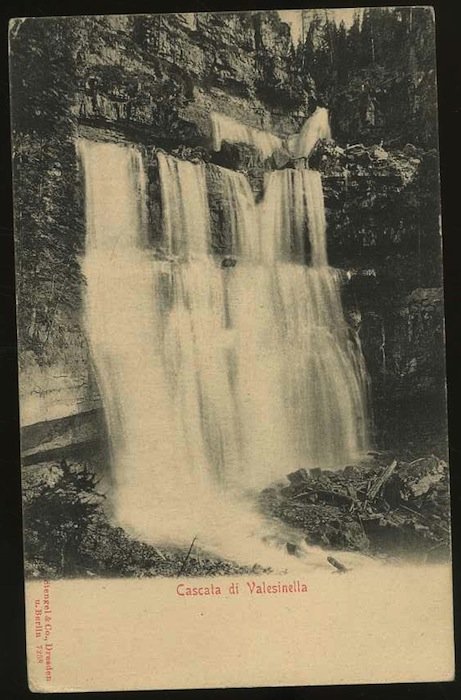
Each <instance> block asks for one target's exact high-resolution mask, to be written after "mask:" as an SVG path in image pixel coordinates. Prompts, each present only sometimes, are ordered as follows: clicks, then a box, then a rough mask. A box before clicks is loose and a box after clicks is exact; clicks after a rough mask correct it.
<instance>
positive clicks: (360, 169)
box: [309, 140, 424, 185]
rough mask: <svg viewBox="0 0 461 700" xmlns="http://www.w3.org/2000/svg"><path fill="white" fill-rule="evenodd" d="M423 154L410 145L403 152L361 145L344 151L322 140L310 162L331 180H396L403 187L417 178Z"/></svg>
mask: <svg viewBox="0 0 461 700" xmlns="http://www.w3.org/2000/svg"><path fill="white" fill-rule="evenodd" d="M423 157H424V153H423V151H422V150H421V149H419V148H417V147H416V146H413V145H412V144H407V145H406V146H404V147H403V148H399V149H392V151H391V150H386V149H385V148H383V147H382V146H381V145H377V144H375V145H373V146H364V145H363V144H362V143H357V144H352V145H350V146H346V147H344V148H343V147H341V146H338V144H336V143H335V142H334V141H331V140H321V141H319V142H318V143H317V145H316V147H315V149H314V150H313V152H312V155H311V156H310V158H309V165H310V167H311V168H314V169H315V170H320V171H321V172H322V173H323V174H324V175H326V176H330V177H342V178H344V177H347V176H351V177H356V176H361V175H362V176H363V175H364V176H366V175H369V173H370V172H372V173H373V175H374V176H386V177H395V178H396V179H398V180H400V181H401V183H402V185H406V184H408V183H409V182H411V181H412V180H413V179H414V177H415V176H416V174H417V172H418V169H419V166H420V164H421V161H422V159H423Z"/></svg>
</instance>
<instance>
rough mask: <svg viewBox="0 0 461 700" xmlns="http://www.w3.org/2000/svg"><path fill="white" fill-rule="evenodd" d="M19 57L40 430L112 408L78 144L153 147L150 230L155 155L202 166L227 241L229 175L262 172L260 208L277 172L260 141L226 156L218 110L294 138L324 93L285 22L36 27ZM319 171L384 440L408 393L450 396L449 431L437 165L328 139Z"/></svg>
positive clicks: (254, 17)
mask: <svg viewBox="0 0 461 700" xmlns="http://www.w3.org/2000/svg"><path fill="white" fill-rule="evenodd" d="M11 47H12V79H13V80H12V82H13V85H12V92H13V131H14V162H13V165H14V171H15V177H16V193H15V198H16V211H17V217H16V237H17V260H18V268H19V269H18V273H19V287H18V295H19V306H18V321H19V339H20V353H21V363H22V366H23V368H24V374H23V377H24V381H23V385H22V393H23V396H24V401H25V403H24V405H26V403H27V401H28V402H29V403H28V404H27V405H28V406H30V410H29V409H28V410H26V411H25V413H24V415H23V423H25V424H27V423H35V422H38V421H39V420H43V415H46V416H47V417H48V418H50V419H53V418H57V417H61V414H62V412H64V414H65V413H66V411H67V409H66V408H65V406H69V413H72V412H78V411H81V410H88V411H89V410H92V409H93V408H94V407H95V406H97V401H98V399H97V390H96V385H95V382H94V379H93V378H92V370H91V362H90V359H89V357H88V350H87V348H86V343H85V341H84V337H83V333H82V330H81V322H80V311H81V289H82V285H83V281H82V279H81V276H80V272H79V264H78V256H79V254H80V253H81V252H82V250H83V244H84V235H85V234H84V229H85V227H84V214H83V201H82V183H81V180H80V175H79V170H78V163H77V157H76V151H75V138H76V137H77V136H78V135H86V136H92V137H95V138H98V139H112V138H117V139H122V140H126V141H130V142H133V141H134V142H136V143H137V144H139V145H140V146H141V147H142V148H143V149H144V152H145V154H146V162H148V163H149V164H150V165H149V172H148V178H149V188H150V195H151V196H150V200H151V211H150V216H151V224H152V226H151V228H152V231H153V236H155V231H158V230H159V226H160V220H161V204H160V199H159V195H158V179H157V174H156V168H155V149H157V148H163V149H165V150H167V151H169V152H174V153H176V154H177V155H179V156H182V157H186V158H199V159H202V160H205V161H206V162H208V163H209V165H208V166H207V173H208V174H207V178H208V186H209V191H210V207H211V216H212V221H213V222H214V224H215V226H214V228H215V229H217V228H218V225H221V224H222V221H223V217H224V218H225V210H226V206H227V203H226V201H225V197H224V194H223V189H222V184H221V183H220V177H219V170H218V169H217V168H216V165H222V166H225V167H230V168H233V169H240V170H244V171H245V172H247V174H248V175H249V177H250V181H251V184H252V188H253V190H254V192H255V195H256V196H257V197H259V196H260V195H261V192H262V182H263V175H264V169H265V166H266V165H267V164H264V162H262V161H261V158H260V157H259V156H258V154H257V153H256V152H255V150H254V149H252V148H251V146H248V145H246V146H245V145H242V144H233V145H232V144H227V143H224V144H223V146H222V148H221V150H220V151H219V152H218V153H215V152H214V151H213V150H212V143H211V120H210V113H211V112H213V111H216V112H221V113H223V114H225V115H227V116H228V117H231V118H233V119H236V120H239V121H241V122H242V123H243V124H245V125H247V126H249V127H253V128H256V129H264V130H268V131H270V132H272V133H274V134H276V135H278V136H280V137H286V136H288V135H290V134H293V133H295V132H297V131H298V130H299V128H300V126H301V124H302V123H303V121H304V120H305V118H306V117H307V116H308V114H309V112H310V110H311V104H312V103H313V100H314V97H315V95H316V91H317V88H316V84H315V82H314V81H313V79H312V77H311V76H310V75H309V72H310V68H309V65H306V64H305V63H304V62H302V63H301V64H300V63H299V52H296V51H295V49H294V48H293V44H292V41H291V38H290V30H289V27H288V25H286V24H284V23H283V22H282V21H281V20H280V18H279V16H278V14H277V13H275V12H249V13H245V14H242V13H240V14H234V13H224V14H199V15H196V16H193V15H186V16H184V15H168V16H159V15H157V16H136V17H134V16H133V17H121V16H117V17H92V18H84V17H77V18H72V19H67V20H63V19H62V18H61V19H60V18H55V19H50V20H47V22H46V23H34V21H33V20H32V21H30V20H25V21H24V22H22V23H21V24H19V25H18V26H17V27H16V28H15V29H14V32H12V37H11ZM300 65H301V67H302V70H300ZM317 70H318V65H317ZM342 130H343V131H344V128H343V127H342ZM360 140H361V139H360V134H357V141H358V142H360ZM369 140H370V139H369V138H368V136H367V139H365V143H366V144H369ZM271 165H272V167H273V166H274V165H275V167H281V164H280V163H279V164H277V163H272V164H271ZM311 167H315V168H318V169H320V170H321V171H322V173H323V178H324V189H325V197H326V207H327V221H328V245H329V260H330V264H331V265H333V266H335V267H338V268H341V269H343V270H345V271H346V272H347V274H345V277H344V278H345V284H344V303H345V309H346V314H347V317H348V320H349V321H350V323H351V324H352V325H354V326H355V327H356V329H357V330H358V331H359V336H360V338H361V342H362V345H363V349H364V354H365V357H366V360H367V365H368V369H369V372H370V374H371V379H372V387H373V403H374V408H375V419H376V421H375V422H376V425H377V437H378V441H380V442H383V441H384V442H391V441H392V440H394V439H395V434H396V432H397V433H398V432H399V430H400V427H401V426H402V422H401V421H399V419H398V418H396V417H395V416H396V415H397V413H396V411H395V408H396V396H398V397H399V402H400V403H399V406H402V407H403V408H402V410H405V411H407V410H408V406H409V403H408V402H410V403H411V406H415V405H421V403H422V402H423V403H424V401H425V400H431V401H432V402H433V400H434V397H436V399H437V401H438V404H437V405H438V406H440V407H441V408H440V410H439V411H438V414H437V416H435V415H434V416H433V419H434V422H438V423H440V421H442V422H443V420H444V412H443V393H444V379H443V374H444V367H443V361H442V359H441V358H442V357H443V353H442V348H443V331H442V329H443V305H442V294H441V279H440V274H439V270H440V259H441V258H440V234H439V206H438V179H437V154H436V153H435V152H434V151H425V150H424V148H423V147H421V146H418V147H416V146H413V145H411V144H409V145H406V146H402V147H400V148H399V149H398V150H396V149H395V148H394V149H385V148H382V147H381V146H379V145H367V146H362V145H361V144H360V143H358V144H355V145H353V146H349V147H346V146H345V145H343V147H341V146H338V145H336V144H334V143H333V142H331V143H328V144H325V143H323V144H320V146H319V147H318V148H317V150H316V152H315V153H314V154H313V156H312V158H311ZM224 238H226V236H224ZM214 243H215V248H216V252H217V253H218V254H223V255H226V254H228V253H229V252H230V251H229V250H228V245H227V243H226V240H224V241H222V242H221V243H222V245H221V244H220V242H219V241H216V240H215V241H214ZM31 377H33V381H30V378H31ZM50 377H53V381H52V382H50ZM26 380H27V381H26ZM31 386H33V387H34V388H33V389H32V394H31V389H30V387H31ZM60 387H61V389H62V392H63V393H62V394H61V395H60V399H59V400H58V404H59V405H60V407H61V408H60V409H57V408H56V397H57V395H58V394H59V393H60ZM47 392H48V393H49V396H48V397H47V396H46V394H47ZM53 392H54V393H53ZM56 392H57V393H56ZM34 396H35V397H36V396H40V397H41V398H40V401H37V400H35V399H34ZM34 401H35V402H34ZM47 401H48V405H49V406H50V409H49V410H48V409H47V410H45V409H44V406H45V405H46V404H47ZM434 405H435V404H434ZM411 406H410V408H411ZM44 410H45V413H44ZM436 410H437V409H436V408H434V411H436ZM60 411H61V413H60ZM410 412H411V411H410ZM40 416H42V418H40ZM393 416H394V418H393ZM409 429H410V430H411V429H412V428H411V427H410V428H409ZM402 430H403V428H402Z"/></svg>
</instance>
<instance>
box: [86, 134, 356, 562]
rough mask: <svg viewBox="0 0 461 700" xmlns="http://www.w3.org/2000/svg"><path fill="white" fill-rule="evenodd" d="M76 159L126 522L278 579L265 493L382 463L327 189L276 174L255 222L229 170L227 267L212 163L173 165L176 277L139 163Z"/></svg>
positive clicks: (166, 193)
mask: <svg viewBox="0 0 461 700" xmlns="http://www.w3.org/2000/svg"><path fill="white" fill-rule="evenodd" d="M78 148H79V153H80V158H81V161H82V164H83V170H84V175H85V194H86V200H85V201H86V219H87V245H86V253H85V257H84V260H83V261H82V268H83V272H84V274H85V277H86V281H87V286H86V295H85V326H86V332H87V336H88V339H89V343H90V347H91V351H92V356H93V360H94V365H95V369H96V373H97V377H98V381H99V387H100V391H101V397H102V401H103V407H104V411H105V415H106V418H107V423H108V427H109V434H110V440H111V448H112V468H113V473H114V490H113V503H114V512H115V516H116V519H117V522H118V523H120V524H121V525H122V526H123V527H125V528H126V529H127V530H129V531H130V532H132V533H133V534H135V535H136V536H138V537H140V538H141V539H144V540H147V541H156V542H162V541H163V542H174V543H176V544H188V543H190V542H191V540H192V539H193V537H196V536H197V538H198V540H199V542H201V543H203V544H204V545H205V546H206V547H207V548H208V549H209V550H210V551H214V552H216V553H219V554H220V555H221V556H228V557H232V558H234V559H236V560H238V561H240V562H245V563H246V562H247V560H248V562H250V561H251V563H254V562H255V561H256V560H258V561H259V563H261V564H265V563H266V564H268V563H269V562H270V564H271V565H273V563H274V557H276V558H277V557H278V556H279V555H278V554H277V555H276V554H275V550H274V552H273V553H271V554H270V556H269V555H268V548H267V547H266V546H265V545H264V544H263V539H265V538H266V539H267V537H266V535H267V533H268V532H269V531H270V527H269V526H268V524H267V523H265V522H264V521H263V520H262V519H261V517H260V516H259V514H257V513H256V511H255V510H254V509H253V505H252V501H251V498H250V497H249V493H251V491H253V490H255V489H259V488H261V487H264V486H266V485H268V484H269V483H270V482H271V481H273V480H274V479H279V478H281V477H283V476H284V475H286V474H287V473H288V472H289V471H290V470H293V469H297V468H299V467H312V466H322V467H327V466H328V467H336V466H341V465H343V464H345V463H346V462H347V461H349V460H350V459H353V458H356V457H357V456H358V455H359V454H360V452H361V451H363V450H364V449H366V446H367V425H366V424H367V417H366V373H365V370H364V365H363V359H362V356H361V352H360V347H359V345H358V343H357V341H356V340H354V339H353V338H351V336H350V334H349V331H348V329H347V326H346V324H345V322H344V318H343V315H342V309H341V301H340V293H339V280H338V276H337V273H336V271H334V270H332V269H331V268H329V267H328V265H327V257H326V232H325V231H326V229H325V215H324V208H323V194H322V187H321V180H320V176H319V175H318V173H313V172H308V171H298V170H296V171H291V170H285V171H280V172H277V173H272V174H270V175H269V176H268V180H267V183H266V194H265V197H264V199H263V201H262V203H261V204H260V205H256V204H255V202H254V198H253V197H252V193H251V189H250V187H249V184H248V181H247V180H246V178H245V177H244V176H243V175H242V174H239V173H234V172H230V171H225V170H222V175H223V177H224V179H225V187H224V191H225V196H226V197H227V198H228V200H229V204H230V207H229V211H230V212H231V214H230V216H231V221H230V228H231V231H232V237H233V247H234V249H235V251H236V257H237V265H236V266H235V267H230V268H222V267H221V265H220V261H219V260H215V259H214V258H213V256H212V254H211V233H210V216H209V211H208V201H207V191H206V180H205V170H204V167H205V166H204V165H203V164H193V163H190V162H186V161H181V160H177V159H174V158H172V157H171V156H167V155H165V154H163V153H160V154H159V156H158V166H159V174H160V182H161V195H162V210H163V233H162V236H163V240H162V244H161V245H162V248H163V250H164V251H166V252H167V259H166V260H160V259H158V257H156V256H155V255H154V254H153V251H152V249H151V248H150V247H149V244H148V240H149V236H148V230H147V207H146V191H147V189H146V178H145V174H144V172H145V170H144V167H143V162H142V157H141V154H140V152H139V151H138V150H137V149H136V148H134V147H132V146H124V145H118V144H113V143H94V142H91V141H88V140H84V139H81V140H79V143H78ZM151 239H152V237H151ZM307 263H309V264H307ZM292 536H294V535H292ZM274 538H275V539H277V537H276V536H275V535H274ZM271 551H272V550H271ZM309 551H310V560H311V561H313V560H314V559H313V555H312V552H314V551H316V550H309ZM316 556H317V555H316ZM280 557H281V558H280V562H279V563H280V564H281V563H283V562H285V563H286V559H287V557H286V555H285V554H280ZM289 560H290V563H291V562H292V558H291V557H290V558H289ZM320 560H321V561H322V562H323V563H324V562H325V555H324V553H322V554H321V555H320V554H318V561H320Z"/></svg>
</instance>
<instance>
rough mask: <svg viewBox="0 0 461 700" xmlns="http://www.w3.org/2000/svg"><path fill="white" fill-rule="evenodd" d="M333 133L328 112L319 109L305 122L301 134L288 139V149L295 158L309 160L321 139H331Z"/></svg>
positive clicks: (321, 108)
mask: <svg viewBox="0 0 461 700" xmlns="http://www.w3.org/2000/svg"><path fill="white" fill-rule="evenodd" d="M330 138H331V131H330V124H329V120H328V110H327V109H325V107H317V108H316V110H315V112H314V113H313V114H312V115H311V116H310V117H309V119H307V120H306V121H305V122H304V125H303V127H302V129H301V131H300V132H299V134H293V136H289V137H288V139H287V148H288V150H289V152H290V153H291V155H292V156H293V158H308V157H309V155H310V153H311V151H312V149H313V148H314V146H315V144H316V143H317V141H318V140H319V139H330Z"/></svg>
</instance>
